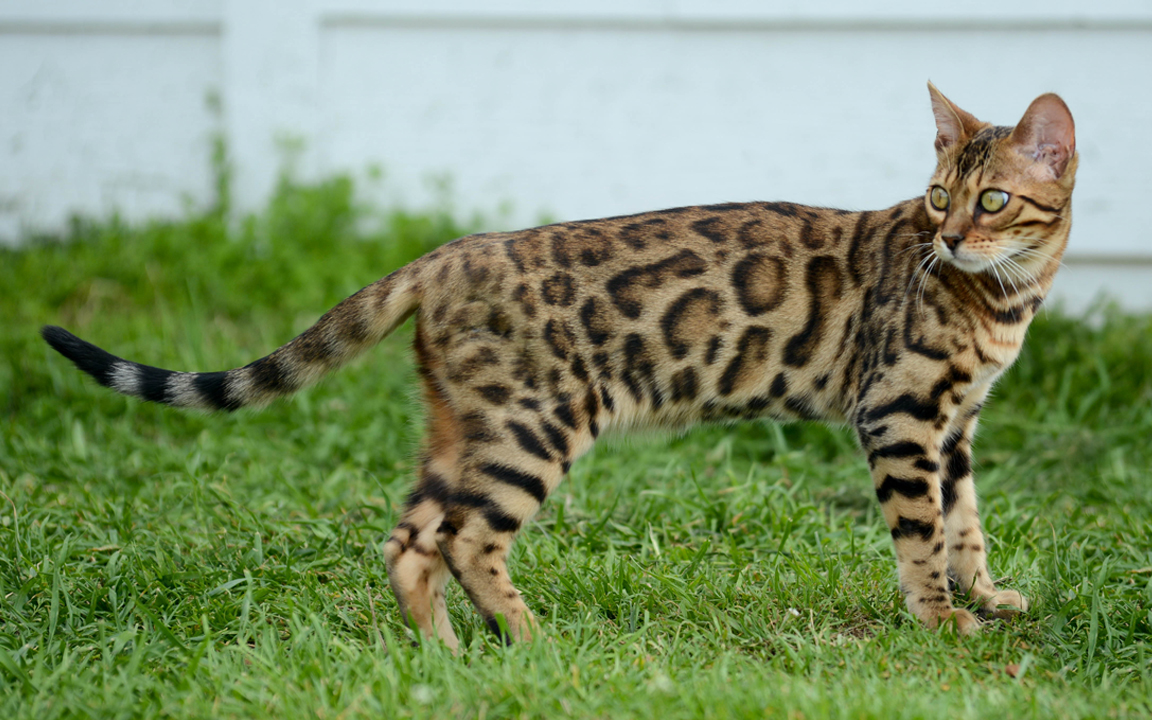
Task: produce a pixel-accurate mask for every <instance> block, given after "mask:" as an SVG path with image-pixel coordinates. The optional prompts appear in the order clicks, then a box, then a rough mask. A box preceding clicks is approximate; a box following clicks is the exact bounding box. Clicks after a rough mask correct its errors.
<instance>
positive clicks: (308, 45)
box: [0, 0, 1152, 309]
mask: <svg viewBox="0 0 1152 720" xmlns="http://www.w3.org/2000/svg"><path fill="white" fill-rule="evenodd" d="M860 5H861V4H860V3H857V2H850V1H849V0H806V1H805V2H798V1H796V2H777V3H770V2H753V1H752V0H551V1H549V0H535V1H529V0H483V1H480V0H472V1H469V0H381V1H379V2H369V1H368V0H151V1H148V0H104V1H103V2H100V3H93V2H85V1H84V0H34V1H31V2H29V1H25V2H17V1H15V0H0V237H4V236H7V237H13V236H16V235H17V234H19V232H20V231H21V230H23V229H26V228H52V227H56V226H59V225H60V224H62V222H63V221H64V220H65V218H66V217H67V216H68V214H69V213H71V212H77V211H78V212H83V213H88V214H96V215H102V214H107V213H108V212H111V211H112V210H113V209H118V210H119V211H121V212H122V213H123V214H124V215H125V216H127V217H129V218H133V219H136V218H143V217H147V216H152V215H156V214H169V215H170V214H173V213H179V212H180V211H181V208H182V207H184V206H185V205H186V204H188V203H194V204H195V203H199V204H203V203H205V202H206V201H207V199H208V198H209V197H210V194H211V193H210V186H211V178H210V173H209V171H208V162H207V158H208V155H209V148H210V139H211V137H212V135H213V134H214V133H222V134H223V135H224V137H225V138H226V139H227V140H228V142H229V144H230V147H231V150H232V154H233V157H234V158H235V160H236V169H237V178H236V181H237V184H236V190H237V195H238V198H239V200H240V202H241V205H242V206H243V207H248V208H253V207H258V206H259V204H260V203H261V201H262V199H263V198H264V197H266V195H267V192H268V191H269V189H270V188H271V186H272V182H273V181H274V178H275V176H276V173H277V170H278V168H279V166H280V163H281V162H282V159H283V150H282V147H283V145H284V144H285V143H286V142H287V143H289V144H298V145H300V146H301V147H303V150H302V151H301V152H300V153H299V156H298V167H299V170H300V172H301V173H302V174H303V175H304V176H305V177H319V176H323V175H325V174H329V173H333V172H346V171H347V172H352V173H354V174H363V173H365V171H366V170H367V169H368V168H370V167H372V166H378V167H380V168H382V169H383V171H384V176H385V179H384V181H383V182H382V183H366V184H365V186H364V187H365V192H366V194H368V195H369V196H371V197H373V198H374V199H380V200H387V201H400V202H404V203H406V204H409V205H421V204H425V203H428V202H432V201H433V200H434V198H435V196H436V192H437V190H436V186H437V185H436V182H434V179H435V178H439V177H448V178H451V181H452V188H453V198H454V200H455V204H456V206H457V208H458V209H460V210H461V211H469V210H473V209H475V210H480V211H485V212H488V213H489V214H491V213H492V211H493V210H495V209H496V208H499V207H502V206H504V207H507V208H510V210H509V211H508V212H507V213H506V214H505V215H504V216H502V217H501V218H499V220H498V221H497V222H498V224H500V225H501V226H505V227H507V226H516V225H524V224H531V223H534V222H536V221H537V220H539V219H540V218H541V217H542V216H543V215H545V214H546V215H547V216H548V217H549V218H553V219H576V218H582V217H593V216H601V215H610V214H620V213H627V212H636V211H641V210H648V209H653V208H658V207H667V206H674V205H681V204H689V203H705V202H719V201H729V200H747V199H789V200H795V201H798V202H806V203H812V204H823V205H833V206H839V207H849V208H875V207H883V206H887V205H889V204H891V203H893V202H896V201H898V200H901V199H903V198H906V197H909V196H912V195H916V194H918V193H920V192H921V190H922V188H923V184H924V182H925V180H926V178H927V176H928V174H929V172H930V171H931V169H932V164H933V152H932V139H933V137H934V134H935V130H934V125H933V122H932V118H931V113H930V111H929V107H928V97H927V91H926V90H925V87H924V83H925V80H927V79H929V78H931V79H932V80H933V81H934V82H935V83H936V84H937V85H938V86H939V87H940V88H941V89H942V90H943V91H944V92H945V93H946V94H948V95H949V97H951V98H952V99H953V100H954V101H956V102H957V103H958V104H959V105H961V106H962V107H964V108H965V109H967V110H969V111H971V112H973V113H974V114H976V115H977V116H978V117H980V118H982V119H987V120H990V121H993V122H996V123H998V124H1011V123H1014V122H1015V121H1016V120H1017V119H1018V118H1019V116H1020V114H1021V113H1022V112H1023V111H1024V109H1025V108H1026V107H1027V105H1028V103H1029V102H1030V101H1031V99H1032V98H1033V97H1035V96H1036V95H1038V94H1040V93H1041V92H1045V91H1049V90H1053V91H1056V92H1059V93H1060V94H1061V95H1062V96H1063V97H1064V99H1065V100H1066V101H1067V102H1068V104H1069V106H1070V107H1071V109H1072V112H1073V114H1074V115H1075V117H1076V122H1077V131H1078V145H1079V150H1080V153H1081V170H1080V174H1079V184H1078V189H1077V194H1076V202H1075V214H1076V224H1075V229H1074V230H1073V239H1072V244H1071V247H1070V250H1069V256H1068V261H1067V268H1066V270H1065V271H1063V272H1062V273H1061V276H1060V278H1059V280H1058V286H1057V295H1058V296H1059V297H1061V298H1063V299H1064V300H1065V301H1066V302H1067V303H1068V305H1069V306H1070V307H1072V308H1074V309H1075V308H1079V307H1083V306H1084V304H1085V303H1087V302H1088V301H1090V300H1091V298H1092V297H1094V296H1095V295H1096V293H1097V292H1099V291H1100V290H1101V289H1107V290H1108V291H1110V292H1111V293H1112V294H1113V295H1114V296H1115V297H1116V298H1117V299H1119V300H1120V301H1121V302H1122V304H1124V305H1126V306H1128V307H1131V308H1146V309H1152V229H1149V224H1148V223H1147V222H1146V221H1145V219H1144V215H1145V210H1144V208H1145V207H1146V205H1147V199H1148V198H1149V197H1152V144H1149V143H1148V142H1147V140H1146V139H1145V137H1144V136H1145V135H1146V134H1147V128H1149V127H1152V94H1150V93H1149V90H1150V89H1152V2H1148V1H1146V0H1144V1H1136V0H1098V1H1097V2H1094V3H1092V4H1090V5H1089V4H1087V3H1083V2H1068V1H1057V0H1047V1H1043V0H1028V1H1026V2H1017V3H1000V4H995V5H990V6H987V7H983V8H981V9H980V10H979V12H977V11H974V9H973V7H972V6H970V5H969V6H948V7H942V6H939V5H937V4H931V3H929V4H924V3H922V2H913V1H911V0H897V1H891V2H888V3H885V4H884V8H885V9H884V10H879V11H871V10H869V11H865V10H861V9H859V7H860ZM210 94H215V95H217V96H218V97H219V99H220V107H221V110H220V112H218V113H213V112H212V111H211V110H210V109H209V106H208V103H207V102H206V98H207V97H208V96H209V95H210Z"/></svg>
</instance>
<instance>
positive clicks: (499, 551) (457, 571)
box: [436, 442, 566, 642]
mask: <svg viewBox="0 0 1152 720" xmlns="http://www.w3.org/2000/svg"><path fill="white" fill-rule="evenodd" d="M534 447H539V448H540V451H541V453H540V454H541V455H544V454H547V451H546V450H545V446H544V445H543V444H542V443H541V444H539V445H534ZM477 454H478V455H481V454H479V453H477ZM565 467H566V460H561V459H560V458H556V459H549V460H545V459H543V457H538V456H534V455H532V454H530V453H525V452H524V451H523V449H522V448H521V446H520V445H518V444H515V443H512V442H510V443H501V444H499V445H495V446H486V447H485V449H484V452H483V454H482V455H481V456H480V457H477V458H475V459H474V460H473V461H471V462H469V463H468V464H467V465H466V466H465V467H464V468H463V473H462V476H461V483H460V487H459V488H458V489H457V491H456V492H455V493H453V495H452V497H451V499H450V501H449V504H448V507H447V509H446V512H445V514H444V521H443V522H442V523H441V524H440V527H439V529H438V530H437V533H436V542H437V545H438V546H439V548H440V553H441V554H442V555H443V557H444V560H445V561H446V562H447V563H448V567H449V568H451V570H452V574H453V575H454V576H455V577H456V580H458V581H459V582H460V585H461V587H463V588H464V591H465V592H466V593H468V597H469V598H471V600H472V603H473V605H475V606H476V610H477V612H479V613H480V615H481V617H483V618H484V620H485V622H486V623H487V624H488V627H489V628H491V629H492V631H493V632H495V633H497V634H498V635H499V636H501V637H502V638H503V639H504V640H505V641H506V642H507V641H510V640H526V639H529V638H530V637H531V635H532V627H533V625H534V624H535V621H534V619H533V616H532V612H531V611H530V610H529V609H528V606H527V605H525V604H524V601H523V600H522V599H521V598H520V592H519V591H518V590H517V589H516V588H515V587H514V586H513V585H512V579H511V577H510V576H509V573H508V566H507V557H508V550H509V548H510V546H511V544H512V541H513V540H514V538H515V536H516V533H517V532H518V531H519V530H520V527H521V526H522V525H523V524H524V523H525V522H527V521H528V520H529V519H530V518H531V517H532V516H533V515H535V514H536V511H537V510H538V509H539V508H540V504H541V503H543V502H544V499H545V498H546V497H547V496H548V493H550V492H551V491H552V490H553V489H554V488H555V487H556V486H557V485H558V484H559V483H560V480H561V478H562V477H563V475H564V468H565ZM505 629H506V630H507V632H506V633H505Z"/></svg>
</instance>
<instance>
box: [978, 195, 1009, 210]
mask: <svg viewBox="0 0 1152 720" xmlns="http://www.w3.org/2000/svg"><path fill="white" fill-rule="evenodd" d="M1007 204H1008V193H1006V192H1004V191H1003V190H985V191H984V192H983V194H981V195H980V207H982V208H984V212H990V213H994V212H1000V210H1001V209H1002V208H1003V207H1004V206H1005V205H1007Z"/></svg>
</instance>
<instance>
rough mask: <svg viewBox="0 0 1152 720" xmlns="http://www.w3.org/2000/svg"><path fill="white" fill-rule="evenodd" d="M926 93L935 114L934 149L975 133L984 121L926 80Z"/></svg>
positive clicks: (941, 147)
mask: <svg viewBox="0 0 1152 720" xmlns="http://www.w3.org/2000/svg"><path fill="white" fill-rule="evenodd" d="M928 94H929V95H931V96H932V114H934V115H935V116H936V149H937V150H944V149H945V148H949V147H952V146H953V145H955V144H956V143H958V142H961V141H963V140H967V139H968V138H970V137H972V136H973V135H975V134H976V131H977V130H979V129H980V128H981V127H982V126H983V125H984V123H982V122H980V121H979V120H977V119H976V117H975V116H974V115H972V114H971V113H966V112H964V111H963V110H961V109H960V108H958V107H956V106H955V105H953V104H952V101H951V100H949V99H948V98H946V97H944V93H942V92H940V91H939V90H937V89H936V86H935V85H933V84H932V82H931V81H929V82H928Z"/></svg>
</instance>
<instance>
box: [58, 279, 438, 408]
mask: <svg viewBox="0 0 1152 720" xmlns="http://www.w3.org/2000/svg"><path fill="white" fill-rule="evenodd" d="M417 267H418V266H413V265H409V266H407V267H404V268H401V269H399V270H397V271H396V272H394V273H392V274H391V275H388V276H387V277H385V278H382V279H381V280H378V281H376V282H375V283H373V284H371V285H369V286H368V287H366V288H364V289H363V290H361V291H360V292H358V293H356V294H355V295H352V296H351V297H349V298H348V299H346V300H344V301H343V302H341V303H340V304H339V305H337V306H336V307H334V308H332V309H331V310H329V311H328V312H327V313H325V314H324V316H323V317H321V318H320V319H319V320H318V321H316V324H314V325H313V326H312V327H310V328H308V329H307V330H305V331H304V332H303V333H301V334H300V335H298V336H297V337H296V338H294V339H293V340H292V341H290V342H289V343H288V344H287V345H283V346H282V347H280V348H278V349H277V350H275V351H273V352H272V353H271V354H270V355H267V356H265V357H262V358H260V359H259V360H256V361H255V362H251V363H249V364H247V365H245V366H244V367H241V368H236V369H234V370H225V371H221V372H174V371H172V370H163V369H161V368H155V367H150V366H148V365H141V364H139V363H135V362H132V361H130V360H123V359H121V358H118V357H116V356H115V355H112V354H111V353H108V352H105V351H104V350H101V349H100V348H98V347H96V346H95V345H93V344H92V343H89V342H85V341H84V340H81V339H80V338H78V337H76V336H75V335H73V334H72V333H70V332H68V331H67V330H65V329H63V328H59V327H55V326H52V325H46V326H44V328H42V329H41V331H40V334H41V336H43V338H44V339H45V340H46V341H47V342H48V344H49V345H51V346H52V347H53V348H54V349H55V350H56V351H57V352H59V353H60V354H61V355H63V356H64V357H66V358H68V359H69V360H71V361H72V362H73V363H75V365H76V367H78V368H80V369H81V370H83V371H84V372H86V373H88V374H89V375H91V376H92V377H94V378H95V379H96V382H98V383H100V384H101V385H103V386H105V387H109V388H112V389H113V390H116V391H117V392H120V393H122V394H124V395H131V396H132V397H135V398H140V399H141V400H149V401H151V402H158V403H163V404H165V405H172V406H174V407H182V408H198V409H201V410H228V411H232V410H238V409H240V408H242V407H250V406H261V405H266V404H268V403H269V402H271V401H272V400H274V399H276V398H278V397H281V396H283V395H289V394H291V393H294V392H296V391H297V390H300V389H302V388H304V387H306V386H308V385H311V384H312V383H314V382H316V381H317V380H319V379H320V378H322V377H324V376H325V375H327V374H328V373H330V372H332V371H334V370H336V369H337V368H339V367H341V366H343V365H344V364H346V363H347V362H348V361H350V360H351V359H352V358H354V357H356V356H357V355H359V354H361V353H362V352H364V351H365V350H367V349H368V348H370V347H372V346H373V345H375V344H376V343H378V342H380V341H381V340H383V339H384V338H385V336H387V335H388V334H389V333H391V332H392V331H393V330H395V329H396V328H397V327H398V326H399V325H400V324H401V323H403V322H404V320H406V319H407V318H408V316H409V315H411V314H412V313H413V312H414V311H415V310H416V308H417V306H418V305H419V304H420V282H419V275H420V273H419V271H418V270H417Z"/></svg>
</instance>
